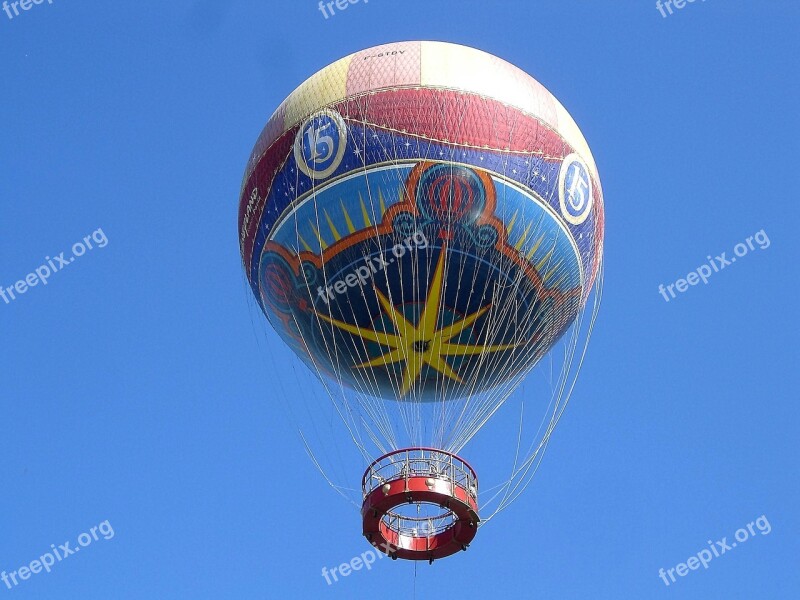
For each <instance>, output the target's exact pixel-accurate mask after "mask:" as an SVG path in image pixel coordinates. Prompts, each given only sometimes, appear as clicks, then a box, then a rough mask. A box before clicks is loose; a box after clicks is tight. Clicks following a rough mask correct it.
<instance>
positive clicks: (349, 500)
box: [298, 430, 361, 511]
mask: <svg viewBox="0 0 800 600" xmlns="http://www.w3.org/2000/svg"><path fill="white" fill-rule="evenodd" d="M298 432H299V433H300V437H301V438H302V440H303V445H304V446H305V448H306V452H307V453H308V456H309V457H310V458H311V462H313V463H314V466H315V467H317V470H318V471H319V472H320V473H321V474H322V476H323V477H324V478H325V481H327V482H328V485H329V486H331V488H333V489H334V490H335V491H336V492H337V493H338V494H339V495H340V496H341V497H342V498H344V499H345V500H347V501H348V502H349V503H350V504H352V505H353V506H354V507H356V509H357V510H359V511H360V510H361V506H359V504H358V503H356V502H354V501H353V499H352V498H350V497H348V496H347V495H346V494H344V493H343V492H342V489H346V488H341V486H338V485H336V484H335V483H333V482H332V481H331V480H330V478H329V477H328V475H327V473H325V470H324V469H323V468H322V466H321V465H320V463H319V461H318V460H317V457H316V456H315V455H314V452H313V450H312V449H311V446H309V444H308V441H307V440H306V438H305V436H304V435H303V432H302V431H299V430H298ZM340 488H341V489H340Z"/></svg>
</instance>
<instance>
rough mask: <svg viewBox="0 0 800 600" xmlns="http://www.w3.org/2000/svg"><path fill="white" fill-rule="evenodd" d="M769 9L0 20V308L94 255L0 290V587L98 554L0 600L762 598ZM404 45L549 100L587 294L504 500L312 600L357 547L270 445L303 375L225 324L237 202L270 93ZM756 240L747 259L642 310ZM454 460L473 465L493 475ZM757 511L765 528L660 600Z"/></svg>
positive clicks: (787, 217)
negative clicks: (483, 58) (450, 547)
mask: <svg viewBox="0 0 800 600" xmlns="http://www.w3.org/2000/svg"><path fill="white" fill-rule="evenodd" d="M798 17H800V7H799V5H798V4H797V3H795V2H772V3H755V2H745V1H737V0H724V1H723V0H708V1H707V2H695V3H693V4H687V5H686V6H685V7H684V8H682V9H680V10H676V11H675V13H674V14H673V15H671V16H668V17H666V18H664V17H662V16H661V14H660V13H659V12H658V10H657V9H656V7H655V5H654V3H653V2H650V1H649V0H648V1H644V0H642V1H635V2H634V1H630V0H618V1H615V2H611V1H607V2H589V1H581V2H578V1H571V0H565V1H558V2H555V1H551V2H542V1H534V2H529V1H527V0H525V1H522V0H516V1H509V2H502V3H490V2H471V1H470V2H456V1H454V0H442V1H439V2H430V1H422V0H409V1H405V2H399V1H394V2H390V1H389V0H372V1H370V2H369V3H368V4H366V3H359V4H355V5H352V6H350V7H349V8H348V9H347V10H345V11H342V12H338V13H337V14H335V15H334V16H332V17H329V18H328V19H325V18H324V17H323V15H322V14H321V13H320V11H319V10H318V9H317V6H316V4H315V2H313V1H312V0H293V1H292V2H283V3H279V2H274V1H271V2H268V3H256V2H244V1H230V2H222V1H221V0H218V1H212V0H202V1H198V2H188V1H183V0H177V1H174V2H151V1H145V2H138V3H108V2H100V1H99V0H84V1H81V2H75V1H73V2H70V1H68V0H53V2H52V4H49V3H48V2H47V0H45V2H44V3H43V4H39V5H32V6H31V8H30V10H28V11H25V12H20V14H19V16H16V17H14V18H13V19H8V18H7V17H6V15H5V13H3V12H0V55H2V60H0V82H2V83H0V85H2V92H3V93H2V100H0V103H2V104H1V106H2V113H0V114H2V124H0V131H1V132H2V135H0V157H2V162H0V182H2V187H1V188H0V203H1V206H2V217H3V218H2V219H1V220H0V285H2V286H3V287H4V288H6V287H9V286H13V285H14V284H15V282H16V281H18V280H20V279H24V278H25V277H26V275H27V274H28V273H30V272H32V271H34V270H35V269H36V268H37V267H39V266H40V265H42V264H44V263H45V262H46V261H45V257H51V259H53V257H55V256H57V255H58V254H59V253H60V252H61V251H64V250H68V249H70V248H71V247H72V245H73V244H75V243H76V242H81V241H82V240H83V239H84V237H85V236H89V240H92V239H93V240H94V241H92V244H93V246H94V248H93V249H91V250H87V251H86V253H85V254H84V255H83V256H81V257H80V258H76V260H75V261H74V262H71V263H69V264H68V265H67V266H64V267H63V271H56V272H55V273H54V274H53V275H52V276H51V277H50V279H49V280H48V284H47V285H46V286H44V285H37V286H36V287H31V288H29V289H28V290H27V291H26V292H25V293H24V294H20V295H19V296H18V297H17V298H16V299H15V300H13V301H10V302H8V303H6V302H4V301H2V300H0V331H2V332H3V335H2V344H0V348H2V349H1V350H0V364H2V370H1V371H0V384H1V385H0V390H2V391H0V401H1V403H2V404H1V406H2V412H0V457H1V458H0V460H2V485H0V571H7V572H11V571H16V570H18V569H19V567H21V566H24V565H29V564H30V563H31V561H33V560H35V559H37V558H38V557H39V556H41V555H42V554H44V553H45V552H47V551H49V550H50V548H51V544H53V545H55V546H58V545H60V544H62V543H64V542H66V541H68V540H70V541H71V543H72V546H73V547H74V546H75V543H76V542H75V541H76V540H77V539H78V536H79V535H80V534H81V533H84V532H89V531H90V529H91V528H92V527H96V526H97V525H99V524H101V523H104V522H105V521H108V523H109V525H110V526H111V527H112V528H113V531H114V535H113V537H111V539H105V537H103V536H102V535H101V536H99V539H98V540H96V541H93V542H92V543H91V544H90V545H89V546H87V547H85V548H83V549H82V551H81V552H80V553H77V554H74V555H72V556H69V557H67V558H65V559H64V560H63V561H62V562H58V563H57V564H56V565H55V566H54V567H53V568H52V572H50V573H45V572H42V573H38V574H36V575H33V576H32V577H31V578H30V579H27V580H25V581H22V582H21V583H20V584H19V585H17V586H15V587H13V589H10V590H9V589H8V588H7V586H6V585H4V584H3V583H1V582H0V598H4V597H6V596H8V597H9V598H11V597H16V598H53V597H66V598H75V597H81V598H118V599H124V598H301V599H305V598H312V597H314V598H331V599H334V598H346V599H352V598H366V597H374V596H376V595H378V594H383V595H385V594H389V595H391V596H392V597H400V596H403V597H412V596H411V594H412V593H413V591H414V589H415V590H416V594H417V597H418V598H434V597H447V598H456V597H458V598H486V597H497V596H499V597H521V598H567V599H569V598H637V599H640V598H656V599H657V598H675V599H677V598H690V599H691V598H723V597H724V598H754V597H758V598H770V599H771V598H789V597H792V594H793V590H796V589H797V588H798V586H800V575H799V574H798V570H797V560H798V557H799V556H800V535H798V534H799V533H800V513H799V512H798V509H797V507H798V506H800V484H798V479H797V469H798V461H797V459H798V442H797V438H798V436H797V431H798V416H800V411H798V408H797V398H798V394H797V384H798V374H797V373H798V371H797V360H798V349H797V343H796V334H797V327H796V325H793V322H794V317H795V315H794V309H795V308H796V306H797V303H796V297H797V292H798V284H797V282H796V279H795V278H794V275H795V274H796V272H797V267H796V264H797V263H796V260H797V258H798V246H799V244H798V242H797V236H796V233H792V232H794V231H796V224H797V218H798V208H797V206H798V205H797V199H796V194H795V191H794V190H795V187H796V186H795V185H794V184H793V179H794V174H795V171H796V168H795V167H794V164H793V159H794V158H795V157H796V156H797V153H798V143H797V136H798V133H799V132H800V131H799V130H800V123H799V121H798V112H797V106H798V100H800V94H798V79H797V77H796V73H797V66H798V65H797V59H798V50H799V48H798V46H799V45H800V41H799V40H800V38H798V36H797V28H798V23H799V21H800V19H798ZM402 39H437V40H444V41H452V42H458V43H462V44H466V45H470V46H475V47H478V48H481V49H483V50H486V51H488V52H491V53H492V54H496V55H498V56H500V57H503V58H505V59H507V60H509V61H511V62H513V63H515V64H517V65H518V66H520V67H521V68H523V69H524V70H526V71H527V72H529V73H531V74H532V75H533V76H534V77H536V78H537V79H538V80H539V81H541V82H542V83H543V84H544V85H545V86H546V87H548V89H550V90H551V91H552V92H553V93H554V94H555V95H556V97H558V98H559V99H560V100H561V102H562V103H563V104H564V105H565V106H566V107H567V108H568V110H569V111H570V112H571V114H572V115H573V116H574V117H575V119H576V120H577V121H578V123H579V124H580V126H581V128H582V130H583V132H584V134H585V136H586V137H587V139H588V141H589V143H590V145H591V147H592V149H593V152H594V155H595V158H596V160H597V163H598V167H599V169H600V174H601V178H602V182H603V188H604V193H605V200H606V211H607V212H606V246H605V250H606V254H605V259H606V271H605V274H606V286H605V295H604V298H603V306H602V308H601V312H600V317H599V320H598V324H597V328H596V332H595V336H594V337H593V339H592V343H591V346H590V350H589V354H588V357H587V360H586V363H585V365H584V370H583V372H582V376H581V379H580V381H579V383H578V386H577V388H576V390H575V394H574V396H573V398H572V401H571V403H570V406H569V408H568V410H567V412H566V415H565V417H564V418H563V419H562V421H561V423H560V425H559V427H558V429H557V430H556V433H555V435H554V437H553V440H552V442H551V445H550V447H549V449H548V453H547V456H546V458H545V460H544V462H543V463H542V467H541V469H540V470H539V472H538V474H537V477H536V478H535V479H534V481H533V484H532V485H531V487H529V488H528V490H527V492H526V493H525V494H524V495H523V496H522V497H521V498H520V499H519V500H518V501H517V502H516V503H515V504H514V505H513V506H512V507H511V508H509V509H508V510H507V511H505V512H504V513H502V514H501V516H499V517H498V518H497V519H495V520H493V521H492V523H491V524H489V526H487V527H485V528H482V529H481V531H480V532H479V535H478V537H477V538H476V540H475V543H474V544H473V546H472V547H471V548H470V550H469V551H468V552H466V553H462V554H460V555H458V556H455V557H452V558H449V559H446V560H443V561H439V562H437V563H435V564H434V565H433V566H429V565H428V564H427V563H421V564H419V565H416V567H415V565H414V564H410V563H402V562H401V561H398V562H390V561H388V560H382V561H379V562H377V563H376V564H375V565H374V567H373V568H372V569H371V570H370V571H365V570H361V571H358V572H354V573H352V574H351V575H350V576H348V577H347V578H345V579H342V580H341V581H339V582H338V583H335V584H333V585H330V586H329V585H327V584H326V582H325V580H324V579H323V578H322V576H321V575H320V572H321V569H322V567H323V566H326V567H328V568H331V567H333V566H336V565H338V564H340V563H342V562H345V561H349V560H350V559H351V558H352V557H354V556H358V555H359V554H360V553H362V552H364V551H365V550H367V549H368V546H367V545H366V543H365V542H364V540H363V538H362V537H361V535H360V522H359V517H358V514H357V511H355V510H353V509H352V507H350V506H349V505H348V504H347V503H345V502H344V501H342V500H341V499H340V498H339V497H338V496H336V495H335V494H334V493H333V492H332V491H331V490H330V488H329V487H328V486H327V484H326V483H325V482H324V480H323V479H322V477H321V476H319V474H318V473H317V472H316V471H315V469H314V467H313V465H312V464H311V461H310V460H309V459H308V458H307V456H306V454H305V451H304V449H303V446H302V443H301V441H300V439H299V437H298V436H297V434H296V430H295V427H294V425H293V422H292V418H293V417H292V414H291V413H292V407H293V406H295V405H298V406H299V403H300V402H301V401H302V398H301V397H300V394H301V391H300V390H299V389H296V388H295V387H292V386H291V385H286V384H285V382H291V381H293V379H292V378H293V377H299V378H301V379H302V378H303V377H305V378H306V381H307V383H306V384H305V385H306V386H307V387H309V388H313V387H314V385H316V384H314V382H313V381H312V380H311V378H310V376H306V375H305V374H304V372H303V371H302V367H301V366H300V365H299V364H298V362H297V360H296V359H294V358H293V357H292V356H291V353H290V352H289V351H288V350H286V351H283V349H282V347H281V346H280V345H279V340H278V338H277V336H276V335H275V334H274V333H272V332H271V331H268V328H267V326H266V324H265V322H264V320H263V319H262V318H261V317H260V315H259V314H258V312H257V311H256V309H254V308H253V302H252V300H251V299H250V297H249V294H250V292H249V289H248V288H247V286H246V284H245V282H244V277H243V275H242V273H241V267H240V261H239V256H238V245H237V232H236V211H237V200H238V198H237V195H238V191H239V184H240V180H241V174H242V171H243V169H244V165H245V161H246V160H247V158H248V156H249V152H250V149H251V147H252V144H253V142H254V141H255V138H256V136H257V135H258V133H259V132H260V129H261V127H262V126H263V124H264V123H265V122H266V119H267V118H268V117H269V115H270V114H271V112H272V110H273V109H274V108H275V107H276V106H277V105H278V103H279V102H280V101H281V100H282V99H283V98H284V97H285V96H286V95H287V94H288V93H289V92H290V91H291V90H292V89H294V87H295V86H296V85H298V84H299V83H300V82H301V81H302V80H303V79H305V78H306V77H307V76H309V75H310V74H312V73H313V72H315V71H316V70H317V69H319V68H321V67H322V66H324V65H326V64H328V63H329V62H332V61H333V60H335V59H337V58H339V57H341V56H343V55H345V54H347V53H350V52H353V51H356V50H359V49H362V48H366V47H369V46H372V45H376V44H379V43H382V42H386V41H395V40H402ZM761 230H764V232H765V235H766V236H767V237H768V239H769V246H768V247H767V248H765V249H763V250H761V249H760V247H759V246H758V245H756V246H755V248H754V249H753V250H752V251H749V252H748V253H747V254H746V255H744V256H742V257H741V258H739V259H738V261H737V262H736V263H733V264H731V265H729V266H728V267H726V268H725V269H724V270H722V271H720V272H719V273H714V274H713V275H712V276H711V277H710V278H709V280H708V283H707V284H706V285H703V284H702V283H700V284H699V285H696V286H693V287H690V288H689V289H688V290H687V291H686V292H684V293H680V294H678V295H677V297H676V298H674V299H671V300H670V301H669V302H667V301H665V300H664V298H663V297H662V296H661V295H660V294H659V292H658V286H659V285H660V284H664V285H668V284H670V283H674V282H675V281H676V280H678V279H679V278H683V277H686V275H687V274H688V273H689V272H691V271H693V270H695V269H697V268H698V267H699V266H700V265H702V264H704V263H707V262H708V261H707V259H706V256H708V255H712V256H717V255H719V254H721V253H722V252H727V255H728V257H731V256H733V252H734V247H735V246H736V244H738V243H740V242H745V241H746V239H747V238H748V237H749V236H753V235H754V234H755V233H756V232H759V231H761ZM98 231H100V233H97V232H98ZM93 232H94V233H95V237H94V238H92V237H91V236H92V234H93ZM103 239H106V240H107V243H105V244H104V243H103V242H102V240H103ZM98 241H99V243H98ZM81 243H83V242H81ZM793 261H794V262H793ZM490 434H491V435H501V430H500V429H499V428H498V429H492V430H491V431H490ZM500 442H502V440H498V445H501V444H500ZM491 447H492V444H491V438H489V439H488V441H486V440H485V441H484V443H482V444H481V445H479V446H478V447H477V448H476V449H486V448H491ZM486 452H487V454H486V456H476V457H474V458H475V462H479V463H481V466H482V469H483V471H484V472H491V471H492V468H493V467H497V466H498V465H501V464H505V463H503V462H502V460H503V459H506V458H507V457H499V456H498V457H495V456H492V455H491V451H490V450H489V451H486ZM465 454H466V455H467V456H469V457H470V458H473V457H472V456H470V455H469V447H468V450H467V451H466V452H465ZM343 467H346V465H344V466H343ZM360 475H361V473H360V465H354V466H353V470H352V477H353V480H354V481H357V480H358V478H359V477H360ZM762 515H764V516H765V517H766V519H767V520H768V522H769V524H770V526H771V530H770V532H769V534H767V535H761V534H760V533H759V531H758V530H756V535H754V536H752V538H751V539H749V540H748V541H747V543H742V544H740V545H738V546H737V547H736V548H734V549H732V550H731V551H729V552H726V553H725V554H724V555H722V556H719V557H717V558H714V560H713V561H712V562H711V563H710V564H709V568H708V569H707V570H704V569H703V568H702V567H701V568H700V569H699V570H696V571H689V573H688V575H686V576H685V577H679V578H678V579H677V581H676V582H675V583H671V584H670V585H669V586H667V585H665V584H664V582H663V581H662V580H661V579H660V578H659V576H658V570H659V568H665V569H668V568H674V567H675V566H676V565H677V564H678V563H681V562H685V561H686V560H687V558H688V557H690V556H692V555H696V554H697V553H698V552H699V551H701V550H703V549H704V548H706V547H708V544H707V540H712V541H716V540H721V539H722V538H723V537H727V538H728V543H730V542H731V541H733V539H734V534H735V532H736V531H737V530H738V529H739V528H742V527H746V526H747V524H748V523H750V522H754V521H755V520H756V519H757V518H758V517H760V516H762ZM104 530H105V531H107V530H108V528H107V527H106V528H105V529H101V531H104Z"/></svg>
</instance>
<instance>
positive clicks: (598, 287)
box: [487, 263, 603, 521]
mask: <svg viewBox="0 0 800 600" xmlns="http://www.w3.org/2000/svg"><path fill="white" fill-rule="evenodd" d="M602 289H603V269H602V263H601V266H600V268H599V272H598V275H597V279H596V282H595V294H594V302H593V307H592V312H591V321H590V324H589V328H588V332H587V335H586V339H585V343H584V347H583V351H582V353H581V356H580V361H579V364H578V367H577V369H576V371H575V373H574V376H573V377H572V383H571V385H570V387H569V389H568V391H567V393H566V397H565V401H564V405H563V407H562V408H561V410H560V412H559V413H558V415H557V416H555V415H554V419H553V425H552V427H551V428H549V431H548V433H547V435H546V438H545V439H543V440H542V442H541V443H540V445H539V448H541V449H542V455H541V456H543V455H544V451H545V450H546V447H547V442H548V441H549V438H550V434H551V433H552V430H553V428H554V427H555V425H556V424H557V423H558V421H559V420H560V418H561V416H562V415H563V412H564V409H565V408H566V405H567V403H568V401H569V398H570V397H571V395H572V392H573V390H574V387H575V384H576V382H577V378H578V374H579V373H580V368H581V366H582V364H583V361H584V358H585V356H586V352H587V349H588V345H589V339H590V338H591V333H592V330H593V329H594V325H595V322H596V320H597V315H598V312H599V307H600V303H601V299H602ZM539 448H537V451H536V454H538V451H539ZM535 458H536V456H535V455H534V457H533V459H535ZM533 459H532V461H533ZM531 464H533V462H531ZM538 464H541V457H540V458H539V463H538ZM538 464H537V466H536V468H535V469H534V471H533V473H531V474H530V476H529V477H528V476H527V473H528V471H529V469H530V465H529V466H528V467H527V469H526V471H525V473H523V475H522V478H521V479H520V480H519V483H517V484H515V493H514V495H513V497H511V498H510V500H508V501H507V502H506V503H505V504H504V505H502V506H501V507H499V508H498V509H497V510H496V511H495V513H493V514H492V515H490V517H489V518H491V517H493V516H495V515H496V514H497V513H499V512H500V511H501V510H504V509H505V508H507V507H508V506H509V505H510V504H511V503H512V502H513V501H514V500H516V498H518V497H519V495H520V494H522V493H523V492H524V491H525V489H527V487H528V485H529V484H530V482H531V480H532V478H533V476H534V475H535V473H536V471H537V470H538ZM526 477H527V480H526ZM523 482H524V485H523V486H522V489H518V488H519V485H520V484H522V483H523ZM487 521H488V519H487Z"/></svg>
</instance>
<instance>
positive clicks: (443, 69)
mask: <svg viewBox="0 0 800 600" xmlns="http://www.w3.org/2000/svg"><path fill="white" fill-rule="evenodd" d="M603 221H604V219H603V195H602V190H601V187H600V180H599V176H598V172H597V167H596V165H595V162H594V159H593V157H592V154H591V152H590V151H589V147H588V145H587V143H586V140H585V139H584V137H583V135H582V134H581V132H580V130H579V129H578V127H577V125H576V124H575V122H574V121H573V119H572V118H571V117H570V115H569V114H568V113H567V111H566V110H565V109H564V108H563V106H562V105H561V104H560V103H559V102H558V101H557V100H556V99H555V98H554V97H553V96H552V95H551V94H550V93H549V92H548V91H547V90H546V89H545V88H544V87H543V86H542V85H541V84H539V83H538V82H537V81H536V80H534V79H533V78H532V77H530V76H529V75H527V74H526V73H524V72H523V71H521V70H520V69H518V68H517V67H515V66H513V65H511V64H509V63H507V62H505V61H503V60H501V59H499V58H497V57H494V56H492V55H490V54H487V53H485V52H482V51H480V50H476V49H473V48H468V47H465V46H460V45H455V44H449V43H441V42H399V43H392V44H386V45H382V46H377V47H374V48H369V49H367V50H363V51H361V52H356V53H355V54H351V55H350V56H347V57H345V58H342V59H341V60H338V61H336V62H334V63H333V64H331V65H329V66H327V67H325V68H324V69H322V70H321V71H319V72H318V73H316V74H315V75H313V76H312V77H310V78H309V79H307V80H306V81H305V82H303V83H302V84H301V85H300V86H299V87H298V88H297V89H296V90H295V91H294V92H292V93H291V94H290V95H289V96H288V97H287V98H286V100H285V101H284V102H283V103H282V104H281V105H280V106H279V107H278V108H277V110H276V111H275V112H274V114H273V115H272V117H271V118H270V119H269V122H268V123H267V125H266V126H265V128H264V130H263V131H262V133H261V135H260V137H259V138H258V141H257V142H256V144H255V147H254V149H253V151H252V154H251V157H250V160H249V161H248V163H247V167H246V170H245V173H244V179H243V183H242V188H241V193H240V205H239V234H240V238H239V242H240V250H241V255H242V261H243V265H244V270H245V274H246V277H247V280H248V282H249V284H250V286H251V288H252V291H253V294H254V296H255V299H256V301H257V303H258V305H259V306H260V308H261V310H262V311H263V312H264V314H265V315H266V317H267V319H268V320H269V323H270V324H271V325H272V327H273V328H274V329H275V331H277V333H278V334H279V335H280V337H281V338H282V339H283V341H284V342H285V344H286V346H288V347H289V348H291V349H292V350H293V351H294V353H295V354H296V355H297V356H298V357H299V358H300V359H301V360H302V361H303V362H304V363H305V364H306V365H307V367H308V369H309V371H310V372H311V373H313V374H314V375H316V376H317V377H318V378H319V381H320V382H321V383H322V385H323V386H324V388H325V390H326V391H327V393H328V395H329V397H330V398H331V400H332V401H333V403H334V406H335V407H336V414H338V416H339V417H340V418H341V421H342V423H343V426H344V429H346V430H347V432H349V434H350V437H351V439H352V441H353V443H354V444H356V446H357V447H358V449H359V452H360V453H361V454H363V455H365V456H369V464H368V465H367V468H366V471H365V473H364V475H363V478H362V488H361V494H360V500H361V515H362V525H363V534H364V536H365V537H366V538H367V539H368V540H369V542H370V543H372V544H373V545H374V546H376V547H378V548H379V549H381V550H382V551H384V552H386V553H388V554H390V555H391V556H392V557H393V558H405V559H413V560H429V561H433V560H434V559H438V558H442V557H445V556H448V555H451V554H454V553H456V552H458V551H461V550H465V549H466V548H467V547H468V546H469V544H470V543H471V542H472V541H473V538H474V537H475V534H476V532H477V529H478V525H479V524H480V522H481V520H480V517H479V503H478V478H477V475H476V473H475V471H474V469H473V468H472V467H471V466H470V465H469V464H468V463H467V462H466V461H465V460H464V459H462V458H461V457H459V455H458V452H460V451H461V449H463V447H464V446H465V445H466V444H467V442H468V441H469V440H470V439H471V438H472V436H474V435H475V433H476V432H477V431H478V430H479V429H480V428H481V427H482V426H483V425H484V424H485V423H486V422H487V421H488V420H489V418H490V417H491V416H492V415H493V414H494V413H495V412H496V411H497V410H498V408H499V407H500V406H501V405H502V404H503V403H504V401H505V400H506V399H507V398H508V397H509V396H510V394H511V393H512V392H513V390H514V389H515V388H516V387H517V385H519V383H520V382H521V381H522V380H523V379H524V378H525V376H526V375H527V374H528V373H529V372H530V370H531V369H533V368H534V366H535V365H536V364H537V363H538V362H539V361H540V360H541V359H542V357H544V356H546V355H547V353H548V352H549V351H550V350H551V349H552V348H553V346H554V344H556V343H557V342H558V341H559V340H560V339H561V338H562V337H563V336H564V334H565V332H567V331H568V330H570V328H571V327H574V326H575V323H576V320H578V319H580V317H581V315H582V313H583V311H584V310H585V308H586V306H587V299H588V298H589V296H590V293H591V292H592V289H593V286H594V284H595V281H596V280H598V276H599V275H600V273H601V262H602V254H603V252H602V248H603ZM557 410H563V407H562V409H557ZM557 416H560V412H556V413H553V416H552V418H551V421H550V423H551V425H554V423H555V421H556V420H557V418H556V417H557ZM551 429H552V428H551V427H550V428H548V429H547V431H546V432H545V433H546V436H548V437H549V433H550V431H551ZM542 439H543V440H544V439H545V437H543V438H542ZM538 448H541V444H540V445H539V447H538ZM538 448H537V450H538ZM370 453H372V454H371V456H370ZM378 454H381V456H378ZM365 464H366V463H365Z"/></svg>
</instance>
